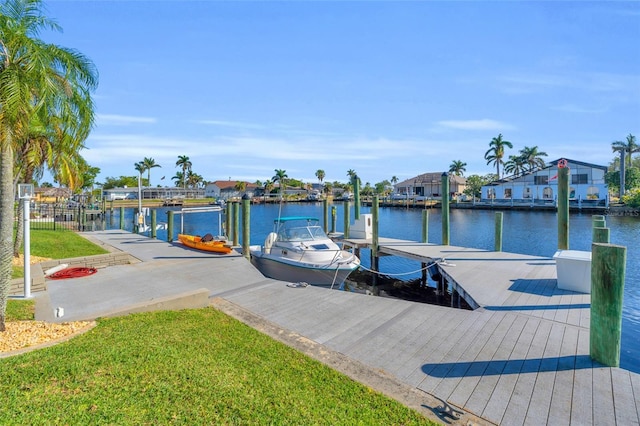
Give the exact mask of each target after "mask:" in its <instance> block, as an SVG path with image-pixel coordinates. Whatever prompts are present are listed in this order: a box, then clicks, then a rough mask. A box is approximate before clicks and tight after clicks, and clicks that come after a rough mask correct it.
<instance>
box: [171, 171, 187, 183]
mask: <svg viewBox="0 0 640 426" xmlns="http://www.w3.org/2000/svg"><path fill="white" fill-rule="evenodd" d="M171 180H172V181H173V183H174V184H175V185H176V186H178V185H180V184H183V183H184V182H185V177H184V173H182V172H179V171H178V172H176V174H175V175H174V176H173V177H172V178H171Z"/></svg>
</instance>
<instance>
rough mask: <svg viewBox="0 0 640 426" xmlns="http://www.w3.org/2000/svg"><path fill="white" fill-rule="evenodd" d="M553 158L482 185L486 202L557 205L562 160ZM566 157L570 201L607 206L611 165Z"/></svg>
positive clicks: (483, 199) (483, 198)
mask: <svg viewBox="0 0 640 426" xmlns="http://www.w3.org/2000/svg"><path fill="white" fill-rule="evenodd" d="M560 160H562V159H558V160H555V161H551V162H550V163H547V165H546V166H545V167H543V168H540V169H535V170H532V171H529V172H525V173H524V174H520V175H515V176H507V177H505V178H502V179H499V180H497V181H494V182H491V183H490V184H488V185H485V186H483V187H482V196H481V199H482V201H484V202H509V203H511V204H514V203H525V204H526V203H530V204H532V205H533V204H540V203H543V204H545V203H546V204H553V203H555V200H556V199H557V196H558V163H559V161H560ZM564 160H566V163H567V167H569V200H570V201H572V202H573V203H577V204H579V205H583V204H586V205H593V206H605V205H607V204H608V193H609V192H608V187H607V184H606V183H605V180H604V175H605V173H606V172H607V166H599V165H596V164H590V163H585V162H582V161H576V160H570V159H564Z"/></svg>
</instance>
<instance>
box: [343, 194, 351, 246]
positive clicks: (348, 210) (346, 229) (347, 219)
mask: <svg viewBox="0 0 640 426" xmlns="http://www.w3.org/2000/svg"><path fill="white" fill-rule="evenodd" d="M342 205H343V206H344V238H349V222H350V221H351V217H350V216H351V214H350V213H351V206H350V205H349V201H345V202H344V203H343V204H342Z"/></svg>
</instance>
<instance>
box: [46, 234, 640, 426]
mask: <svg viewBox="0 0 640 426" xmlns="http://www.w3.org/2000/svg"><path fill="white" fill-rule="evenodd" d="M91 235H92V237H93V238H96V239H100V240H101V241H104V243H106V244H110V245H113V246H114V247H117V248H119V249H121V250H123V251H127V252H129V253H131V254H132V255H133V256H135V257H136V258H137V259H140V260H141V263H138V264H133V265H125V266H119V267H111V268H106V269H104V270H101V272H100V273H99V274H96V275H93V276H91V277H88V278H87V279H85V280H83V282H79V283H76V282H74V283H69V284H66V285H64V284H65V283H52V284H51V286H50V288H49V290H48V291H47V293H49V297H50V306H64V307H65V310H66V311H67V312H68V314H67V315H68V316H69V318H67V320H70V319H72V318H71V317H70V316H71V315H72V314H73V312H74V311H78V315H80V314H81V311H82V310H83V309H84V310H86V309H87V308H88V307H91V309H93V311H94V315H102V311H101V309H107V308H109V309H113V308H114V306H116V305H118V307H120V305H123V304H124V303H125V302H128V303H134V302H135V303H140V302H142V301H143V299H145V300H146V299H153V298H154V297H165V296H168V295H170V294H171V292H175V293H180V292H186V291H190V290H193V289H199V288H207V289H209V291H210V298H211V299H212V300H224V301H225V303H227V304H231V305H233V306H234V307H235V308H236V310H237V311H240V310H241V311H242V312H245V313H246V314H247V315H251V316H252V317H253V318H258V319H259V320H260V321H262V322H263V324H272V325H274V326H275V327H277V329H278V331H276V332H275V333H274V334H273V335H274V337H275V338H281V337H283V336H284V337H287V336H289V337H291V336H293V337H291V338H292V339H295V340H296V341H298V342H301V343H302V344H304V343H305V342H313V343H314V344H315V345H317V346H320V347H321V349H322V351H321V352H322V354H321V356H320V357H319V359H323V357H325V358H326V357H327V356H328V355H327V354H328V353H334V354H339V355H340V356H341V357H344V359H347V360H351V363H352V364H353V365H355V366H357V367H354V368H357V369H360V370H363V371H364V370H366V371H369V372H376V373H377V374H379V375H380V376H385V377H390V378H391V379H392V380H393V383H400V384H402V387H400V386H398V387H397V389H404V388H407V389H410V390H411V391H412V392H413V393H414V394H416V393H417V394H420V395H423V396H424V398H423V399H422V400H421V402H420V403H418V404H417V405H418V406H417V408H416V409H418V410H422V411H423V412H424V411H428V412H430V413H431V414H433V412H436V405H433V403H431V402H429V401H433V400H434V398H436V399H437V400H439V401H442V404H441V405H443V406H448V407H453V409H454V410H460V412H461V413H462V412H466V413H471V414H474V415H475V416H479V417H481V418H482V419H485V420H486V422H487V423H489V422H490V423H494V424H500V425H544V424H550V425H625V426H626V425H639V424H640V375H639V374H636V373H633V372H630V371H627V370H624V369H620V368H610V367H604V366H602V365H599V364H597V363H595V362H593V361H592V360H591V358H590V357H589V304H590V297H589V295H585V294H579V293H572V292H568V291H561V290H558V289H557V288H556V285H555V284H556V283H555V281H556V278H555V277H556V275H555V262H554V261H553V259H549V258H544V257H535V256H526V255H518V254H512V253H504V252H487V251H482V250H476V249H470V248H464V247H454V246H438V245H428V244H420V243H416V242H410V241H400V240H388V239H381V241H380V244H381V251H382V252H384V253H386V254H389V255H396V256H404V257H408V258H412V259H415V260H419V261H424V262H427V263H428V262H429V259H433V260H435V259H441V258H444V259H446V263H447V264H448V265H442V264H441V269H442V271H443V272H444V273H446V274H447V275H448V277H449V278H450V279H451V280H452V281H455V282H456V284H455V285H456V286H457V288H458V290H459V291H463V290H464V291H465V292H466V293H468V295H469V296H470V297H472V298H473V300H474V301H475V302H476V303H477V304H478V305H479V308H478V309H475V310H473V311H469V310H462V309H453V308H448V307H442V306H435V305H428V304H423V303H416V302H410V301H405V300H399V299H392V298H383V297H374V296H367V295H364V294H359V293H348V292H343V291H331V290H327V289H324V288H318V287H312V286H309V287H298V288H292V287H289V286H287V283H284V282H281V281H275V280H271V279H266V278H264V277H263V276H261V275H260V274H259V273H258V272H257V271H256V270H255V268H253V267H252V266H251V264H250V263H249V262H248V261H247V260H246V259H245V258H243V257H241V256H239V255H238V256H229V257H227V256H224V257H216V258H214V259H212V258H211V257H210V256H205V255H203V254H201V253H192V252H188V251H185V250H184V249H182V248H181V247H180V246H178V245H172V244H170V243H165V242H162V241H158V240H152V239H148V238H144V237H140V236H137V235H135V234H129V233H126V232H123V231H118V232H116V231H105V232H96V233H91ZM352 243H353V244H362V245H366V244H367V243H370V241H369V242H367V241H364V240H361V241H352ZM452 265H455V266H452ZM185 271H188V275H186V276H185ZM131 282H136V283H137V285H136V286H134V287H132V286H131V285H130V284H129V283H131ZM89 286H92V287H91V291H88V289H89ZM76 287H77V289H76ZM109 292H111V293H113V294H110V293H109ZM96 294H99V296H100V297H96ZM125 299H126V300H125ZM72 301H73V304H72ZM98 302H99V303H101V304H102V305H104V306H96V303H98ZM37 311H38V309H37ZM37 313H38V312H36V314H37ZM85 315H88V313H85ZM237 317H238V318H241V317H242V315H238V316H237ZM65 318H66V317H65ZM259 329H261V330H263V331H264V328H260V327H259ZM362 366H366V368H363V367H362ZM334 368H335V367H334ZM341 371H342V370H341ZM366 374H369V373H366ZM352 377H354V379H356V380H359V379H361V377H358V376H352ZM363 382H364V383H367V384H368V385H369V386H371V387H372V388H374V389H378V387H376V385H375V384H371V383H370V382H367V381H365V380H363ZM403 387H404V388H403ZM398 393H400V395H399V396H398V395H397V394H396V397H397V398H398V399H399V400H401V401H403V402H405V403H407V405H409V406H412V407H414V408H415V407H416V406H415V404H413V405H412V404H410V403H408V402H407V397H406V395H408V394H409V393H410V392H404V391H402V392H398ZM454 413H455V412H454ZM461 418H464V417H463V416H461ZM441 420H442V421H443V422H444V423H451V424H467V423H461V421H457V420H455V419H453V418H450V417H441ZM480 424H484V423H483V422H480Z"/></svg>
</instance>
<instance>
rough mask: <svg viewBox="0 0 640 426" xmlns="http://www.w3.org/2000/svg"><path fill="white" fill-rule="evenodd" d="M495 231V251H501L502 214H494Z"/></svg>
mask: <svg viewBox="0 0 640 426" xmlns="http://www.w3.org/2000/svg"><path fill="white" fill-rule="evenodd" d="M495 221H496V229H495V232H494V238H493V239H494V244H495V251H502V212H496V218H495Z"/></svg>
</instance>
